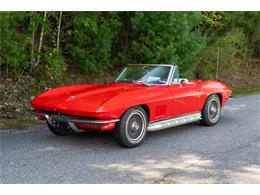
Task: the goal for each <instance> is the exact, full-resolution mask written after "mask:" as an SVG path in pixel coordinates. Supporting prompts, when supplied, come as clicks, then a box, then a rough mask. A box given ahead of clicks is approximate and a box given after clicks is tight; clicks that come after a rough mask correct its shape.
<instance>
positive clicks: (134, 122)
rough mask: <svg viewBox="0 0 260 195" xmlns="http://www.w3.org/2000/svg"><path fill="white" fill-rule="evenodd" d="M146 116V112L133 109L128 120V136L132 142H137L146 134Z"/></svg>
mask: <svg viewBox="0 0 260 195" xmlns="http://www.w3.org/2000/svg"><path fill="white" fill-rule="evenodd" d="M145 130H146V118H145V116H144V114H143V113H142V112H141V111H139V110H135V111H133V112H132V113H131V114H130V115H129V116H128V118H127V121H126V136H127V138H128V140H129V141H130V142H131V143H137V142H139V141H140V140H142V138H143V137H144V135H145Z"/></svg>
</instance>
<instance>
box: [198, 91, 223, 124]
mask: <svg viewBox="0 0 260 195" xmlns="http://www.w3.org/2000/svg"><path fill="white" fill-rule="evenodd" d="M201 114H202V117H201V118H202V120H201V123H202V124H203V125H206V126H213V125H215V124H216V123H217V122H218V121H219V118H220V115H221V102H220V99H219V97H218V95H216V94H212V95H210V96H209V97H208V98H207V100H206V102H205V104H204V107H203V109H202V112H201Z"/></svg>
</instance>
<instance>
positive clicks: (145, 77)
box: [115, 65, 171, 84]
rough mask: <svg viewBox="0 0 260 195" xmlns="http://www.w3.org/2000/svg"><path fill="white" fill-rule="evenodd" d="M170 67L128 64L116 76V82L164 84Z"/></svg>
mask: <svg viewBox="0 0 260 195" xmlns="http://www.w3.org/2000/svg"><path fill="white" fill-rule="evenodd" d="M170 70H171V67H169V66H151V65H130V66H128V67H126V68H125V69H124V71H123V72H122V73H121V74H120V75H119V76H118V77H117V79H116V80H115V81H116V82H129V83H144V84H166V83H167V80H168V77H169V73H170Z"/></svg>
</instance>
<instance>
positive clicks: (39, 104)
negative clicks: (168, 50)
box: [31, 64, 232, 147]
mask: <svg viewBox="0 0 260 195" xmlns="http://www.w3.org/2000/svg"><path fill="white" fill-rule="evenodd" d="M231 92H232V90H231V89H230V88H229V87H228V86H227V85H225V84H224V83H221V82H218V81H200V80H188V79H185V78H179V73H178V67H177V66H174V65H166V64H136V65H128V66H127V67H126V68H125V69H124V70H123V71H122V72H121V73H120V74H119V76H118V77H117V78H116V79H115V81H114V82H113V83H110V84H81V85H73V86H63V87H58V88H55V89H51V90H49V91H47V92H44V93H43V94H41V95H39V96H38V97H36V98H35V99H34V100H32V102H31V104H32V106H33V108H34V109H35V111H36V113H37V116H38V118H39V119H43V120H46V121H47V124H48V127H49V129H50V131H52V132H53V133H54V134H56V135H69V134H72V133H74V132H80V131H84V130H98V131H114V134H115V138H116V140H117V141H118V143H119V144H120V145H121V146H124V147H135V146H137V145H139V144H140V143H142V142H143V140H144V138H145V136H146V133H147V131H157V130H161V129H166V128H170V127H173V126H177V125H182V124H186V123H190V122H194V121H201V123H202V124H204V125H207V126H212V125H215V124H216V123H217V122H218V120H219V118H220V114H221V108H222V107H223V106H224V105H225V103H226V102H227V100H228V98H229V97H230V95H231Z"/></svg>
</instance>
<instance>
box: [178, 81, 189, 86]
mask: <svg viewBox="0 0 260 195" xmlns="http://www.w3.org/2000/svg"><path fill="white" fill-rule="evenodd" d="M180 84H182V85H183V86H185V85H188V84H189V81H188V79H181V81H180Z"/></svg>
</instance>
